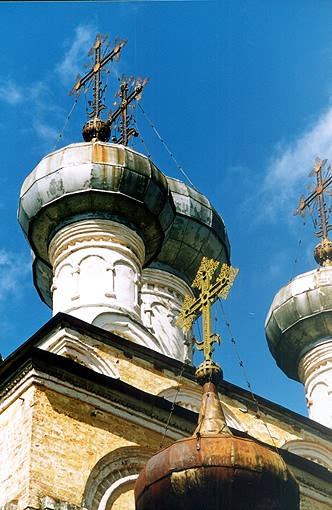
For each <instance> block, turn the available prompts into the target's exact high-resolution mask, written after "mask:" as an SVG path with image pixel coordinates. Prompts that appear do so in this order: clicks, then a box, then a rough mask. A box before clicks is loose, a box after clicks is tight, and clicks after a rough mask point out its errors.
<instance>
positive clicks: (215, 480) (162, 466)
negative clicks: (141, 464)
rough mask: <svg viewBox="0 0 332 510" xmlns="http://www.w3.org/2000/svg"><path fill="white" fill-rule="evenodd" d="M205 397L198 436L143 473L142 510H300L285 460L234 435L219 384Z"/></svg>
mask: <svg viewBox="0 0 332 510" xmlns="http://www.w3.org/2000/svg"><path fill="white" fill-rule="evenodd" d="M203 392H204V394H203V402H202V409H204V416H203V418H202V413H201V415H200V416H201V417H200V420H199V425H198V427H197V429H196V432H195V434H194V436H193V437H190V438H187V439H181V440H179V441H177V442H176V443H174V444H173V445H172V446H170V447H168V448H166V449H164V450H162V451H160V452H158V453H157V454H156V455H154V456H153V457H152V458H151V459H150V460H149V461H148V463H147V464H146V466H145V468H144V469H143V471H142V472H141V473H140V475H139V477H138V479H137V481H136V485H135V501H136V510H189V509H190V510H207V509H213V510H244V509H250V510H267V509H269V510H285V509H286V508H287V510H298V509H299V498H300V497H299V488H298V484H297V482H296V480H295V478H294V477H293V475H292V474H291V472H290V471H289V470H288V468H287V466H286V464H285V462H284V461H283V459H282V458H281V456H280V455H278V453H277V452H275V451H273V450H271V449H270V448H268V447H265V446H263V445H261V444H259V443H256V442H255V441H253V440H251V439H247V438H242V437H241V438H240V437H235V436H233V435H232V434H231V432H230V431H229V429H228V427H227V425H226V422H225V419H224V417H223V412H222V410H221V405H220V402H219V398H218V393H217V390H216V387H215V385H214V384H213V383H211V382H209V383H205V384H204V387H203ZM218 406H219V410H218ZM220 413H221V414H220ZM218 429H219V430H218Z"/></svg>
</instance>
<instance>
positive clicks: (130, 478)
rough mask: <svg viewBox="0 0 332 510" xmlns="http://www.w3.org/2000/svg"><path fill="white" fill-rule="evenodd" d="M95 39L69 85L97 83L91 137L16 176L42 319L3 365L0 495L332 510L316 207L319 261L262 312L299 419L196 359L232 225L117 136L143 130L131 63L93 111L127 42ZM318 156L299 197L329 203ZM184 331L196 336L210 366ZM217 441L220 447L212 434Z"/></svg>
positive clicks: (6, 509) (69, 503)
mask: <svg viewBox="0 0 332 510" xmlns="http://www.w3.org/2000/svg"><path fill="white" fill-rule="evenodd" d="M103 42H104V41H103V39H102V38H100V37H99V36H97V38H96V42H95V44H94V46H93V55H94V59H95V60H94V65H93V67H92V70H91V71H90V72H89V73H87V75H86V76H85V77H84V78H80V79H79V80H78V82H77V83H76V85H75V87H74V92H75V93H79V91H80V90H81V88H83V87H85V86H86V85H87V84H91V87H92V90H93V101H92V114H91V116H90V119H89V120H88V121H87V123H86V124H85V126H84V127H83V139H84V141H82V142H80V143H74V144H71V145H69V146H66V147H63V148H61V149H59V150H56V151H55V152H52V153H50V154H48V155H46V156H45V157H44V158H43V159H42V160H41V161H40V163H39V164H38V165H37V166H36V167H35V168H34V169H33V170H32V171H31V173H30V174H29V175H28V176H27V177H26V179H25V181H24V182H23V184H22V188H21V192H20V198H19V207H18V220H19V223H20V226H21V228H22V230H23V232H24V235H25V236H26V238H27V240H28V243H29V246H30V249H31V252H32V264H33V278H34V284H35V287H36V289H37V291H38V293H39V295H40V298H41V299H42V300H43V301H44V302H45V303H46V304H47V305H48V306H49V307H50V308H52V310H53V317H52V319H51V320H50V321H48V322H47V323H46V324H44V325H43V326H42V327H41V328H40V329H39V330H38V331H37V332H36V333H35V334H34V335H33V336H32V337H31V338H30V339H28V340H27V341H26V342H25V343H24V344H22V345H21V346H20V347H19V348H18V349H17V350H16V351H15V352H14V353H13V354H11V355H10V356H9V357H8V358H6V359H5V360H4V361H3V362H2V363H1V365H0V386H1V400H0V405H1V408H0V409H1V410H0V426H1V436H0V437H1V439H0V452H1V459H2V462H1V466H0V487H1V491H0V493H1V496H0V506H1V509H3V510H27V509H31V510H46V509H47V510H74V509H75V510H76V509H77V510H78V509H87V510H120V509H121V510H134V509H135V508H137V510H153V509H154V510H158V508H159V509H160V510H163V509H168V510H173V509H174V510H175V508H177V509H180V510H181V509H182V510H187V509H188V510H191V509H192V510H207V509H215V510H253V509H259V510H264V509H265V508H266V509H268V508H269V509H275V510H296V509H301V510H329V509H331V506H332V430H331V429H332V341H331V331H332V298H331V296H332V267H331V266H332V262H331V263H330V261H331V258H330V255H331V253H332V250H331V245H330V242H329V240H328V230H327V227H326V219H325V218H324V214H323V212H321V215H320V220H321V227H322V236H321V237H322V241H321V243H320V244H319V245H318V246H317V248H316V250H315V257H316V260H317V262H318V264H319V266H320V267H319V268H318V269H315V270H313V271H311V272H309V273H305V274H301V275H298V276H297V277H295V278H294V279H293V280H291V282H289V283H288V284H287V285H286V286H285V287H283V288H282V289H281V290H280V291H279V292H278V293H277V295H276V296H275V299H274V301H273V303H272V305H271V308H270V311H269V314H268V317H267V320H266V336H267V341H268V344H269V348H270V350H271V354H272V355H273V357H274V358H275V360H276V362H277V364H278V366H279V367H280V369H281V370H282V371H283V372H284V373H285V377H290V378H292V379H295V380H299V381H301V382H302V383H303V385H304V386H305V390H306V395H307V404H308V409H309V417H308V418H307V417H303V416H301V415H299V414H297V413H295V412H293V411H292V410H289V409H285V408H283V407H281V406H279V405H277V404H274V403H273V402H270V401H268V400H266V399H264V398H261V397H259V396H257V395H252V393H251V392H250V391H247V390H244V389H242V388H240V387H238V386H235V385H234V384H232V383H231V382H228V381H223V380H222V377H221V374H222V372H221V370H219V377H218V378H215V379H214V375H212V371H209V370H210V368H207V366H208V367H211V365H212V366H213V368H215V365H216V364H215V363H214V362H213V360H212V357H211V353H212V350H213V348H214V349H218V346H215V345H214V346H213V347H212V344H214V343H218V335H217V334H216V333H213V334H212V331H211V324H210V322H209V308H210V305H211V303H212V302H213V301H214V300H215V299H217V297H220V296H221V297H222V298H225V297H226V296H227V293H228V291H229V292H230V293H231V289H230V287H231V284H232V283H233V280H234V278H235V276H236V272H233V273H232V267H231V265H230V264H231V260H230V243H229V239H228V235H227V229H226V226H225V224H224V222H223V219H222V217H221V216H220V214H219V213H218V212H217V211H216V210H215V209H214V207H213V205H212V204H211V203H210V201H209V199H208V197H205V196H204V195H202V194H201V193H199V192H198V191H197V190H196V189H193V188H192V187H190V186H188V185H187V184H185V183H184V182H182V181H180V180H176V179H174V178H170V177H168V176H167V175H165V174H164V173H163V172H162V170H160V169H158V168H157V167H156V166H155V165H154V163H153V162H152V161H151V160H150V159H149V158H148V157H146V156H144V155H143V154H141V153H139V152H137V151H135V150H134V149H132V148H130V147H129V146H128V141H129V140H130V138H131V137H134V136H136V135H137V132H136V131H135V128H134V127H132V125H131V115H130V114H129V110H130V106H131V105H132V104H133V103H134V102H135V101H138V100H139V99H140V96H141V94H142V91H143V89H144V86H145V83H144V82H141V81H139V80H138V81H136V82H134V83H133V82H129V80H126V78H125V77H124V78H123V79H122V82H121V85H120V91H119V98H120V102H119V106H118V109H117V110H116V111H115V112H114V113H113V114H112V115H111V116H110V117H109V119H107V120H105V121H104V120H102V119H101V115H100V114H101V112H102V110H103V101H104V98H103V94H102V89H101V86H100V84H101V79H102V78H101V73H102V71H103V69H104V67H105V65H106V64H108V63H111V62H112V60H113V59H117V58H118V57H119V55H120V53H121V51H122V49H123V46H124V45H123V44H122V43H119V44H118V45H116V46H115V47H114V48H113V49H112V50H111V51H110V52H108V53H107V54H106V56H105V54H104V56H102V54H101V51H100V49H101V47H102V44H103ZM110 139H111V142H110V141H109V140H110ZM325 163H326V162H325V161H320V160H318V161H317V162H316V166H315V173H316V175H317V188H316V190H315V192H314V193H313V194H312V196H309V197H308V199H307V200H304V201H302V203H300V206H299V210H300V212H301V211H302V210H304V209H305V208H306V207H308V206H309V204H310V201H312V200H314V199H317V200H318V201H321V202H322V201H323V192H324V190H325V189H326V187H327V186H328V185H329V181H328V179H327V180H324V177H322V169H323V167H324V165H325ZM324 207H325V206H324V203H323V202H322V203H321V211H324ZM204 264H205V265H204ZM209 264H210V265H209ZM211 267H212V268H213V270H212V269H211ZM227 268H228V269H227ZM227 270H228V273H227ZM219 271H220V273H219ZM225 271H226V273H225ZM206 274H209V278H206ZM218 274H219V276H217V275H218ZM200 278H202V279H203V280H204V278H205V280H204V281H205V283H208V285H206V286H205V285H203V284H202V283H200V282H201V281H202V280H200ZM234 284H236V279H235V281H234ZM225 287H227V292H226V293H225V294H223V291H224V290H225ZM200 291H201V292H200ZM194 312H195V314H196V315H200V314H202V317H203V320H204V321H205V326H204V328H203V330H204V339H203V342H197V341H196V340H195V338H194V335H193V330H192V322H193V317H192V316H193V314H194ZM188 316H190V317H189V319H190V320H189V321H188V322H186V319H187V318H188ZM181 317H182V318H184V319H183V321H182V323H181V320H179V318H180V319H181ZM184 323H185V324H184ZM184 326H186V327H184ZM201 343H202V344H203V345H201ZM195 345H196V346H197V348H200V349H204V355H205V362H206V365H205V366H204V367H203V369H204V374H203V376H202V375H200V374H198V375H197V373H198V372H199V370H196V368H195V367H194V364H193V349H194V348H195ZM217 370H218V367H217ZM200 377H201V380H203V382H202V383H201V382H200V383H199V382H198V379H199V378H200ZM201 386H203V397H202V388H201ZM204 387H205V390H204ZM213 388H216V390H215V391H214V390H213ZM211 401H213V402H214V404H213V406H214V407H213V409H210V403H211ZM188 439H190V440H191V442H190V445H191V446H190V447H189V446H188V445H189V440H188ZM208 440H211V441H212V442H211V444H210V446H211V445H212V444H213V445H214V446H213V448H212V447H211V448H210V453H208V454H207V457H204V455H206V451H207V449H205V450H204V441H208ZM219 440H220V441H219ZM225 442H227V444H228V445H230V447H231V449H232V452H231V453H230V454H228V453H227V455H226V450H220V451H219V450H218V448H219V446H216V445H219V444H221V443H223V444H224V443H225ZM183 445H185V449H183V448H182V447H183ZM244 445H245V446H244ZM181 448H182V449H181ZM222 448H224V447H222ZM227 448H228V446H227ZM203 450H204V455H203ZM197 451H198V452H200V453H201V455H200V456H199V459H200V460H197V459H196V457H195V462H196V464H190V461H191V460H192V459H193V458H194V452H196V453H197ZM189 464H190V465H189ZM204 501H205V503H204ZM245 502H247V507H245V506H243V505H244V504H245ZM175 505H176V506H175ZM204 505H206V506H204Z"/></svg>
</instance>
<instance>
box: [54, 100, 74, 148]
mask: <svg viewBox="0 0 332 510" xmlns="http://www.w3.org/2000/svg"><path fill="white" fill-rule="evenodd" d="M79 96H80V92H79V93H78V94H77V95H76V97H75V100H74V103H73V106H72V107H71V110H70V112H69V114H68V116H67V119H66V122H65V124H64V126H63V128H62V131H61V132H60V134H59V136H58V139H57V141H56V142H55V145H54V147H53V151H55V149H56V148H57V145H58V143H59V141H60V140H61V138H62V136H63V133H64V131H65V129H66V127H67V124H68V122H69V120H70V118H71V116H72V114H73V112H74V109H75V106H76V105H77V102H78V98H79Z"/></svg>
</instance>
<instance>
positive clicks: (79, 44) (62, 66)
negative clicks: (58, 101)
mask: <svg viewBox="0 0 332 510" xmlns="http://www.w3.org/2000/svg"><path fill="white" fill-rule="evenodd" d="M95 35H96V31H95V29H94V28H93V27H92V25H79V26H78V27H76V28H75V32H74V38H73V40H72V41H70V42H69V43H68V45H67V50H66V54H65V55H64V57H63V59H62V60H61V62H60V63H59V64H58V65H57V67H56V72H57V73H59V74H60V76H61V79H62V81H63V83H65V84H67V85H71V86H74V85H75V79H76V76H77V75H78V74H79V73H81V74H82V70H83V72H84V64H85V63H86V62H88V60H89V58H88V57H87V53H88V51H89V50H90V48H91V46H92V45H93V43H94V40H95Z"/></svg>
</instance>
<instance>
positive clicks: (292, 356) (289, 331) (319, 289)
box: [265, 266, 332, 381]
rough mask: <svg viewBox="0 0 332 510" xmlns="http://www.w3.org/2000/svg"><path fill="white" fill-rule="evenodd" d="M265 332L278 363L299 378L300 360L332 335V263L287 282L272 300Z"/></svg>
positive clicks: (289, 374)
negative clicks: (331, 265)
mask: <svg viewBox="0 0 332 510" xmlns="http://www.w3.org/2000/svg"><path fill="white" fill-rule="evenodd" d="M265 332H266V338H267V342H268V346H269V348H270V351H271V353H272V355H273V357H274V358H275V360H276V362H277V364H278V366H279V367H280V368H281V369H282V370H283V372H285V374H286V375H287V376H288V377H290V378H291V379H295V380H296V381H299V380H300V378H299V374H298V364H299V360H300V359H301V358H302V356H303V355H304V354H305V353H306V352H308V351H309V350H310V349H311V348H312V347H313V346H317V345H318V344H320V343H324V342H326V341H327V340H328V339H330V338H331V332H332V267H330V266H328V267H321V268H320V269H316V270H314V271H310V272H308V273H304V274H301V275H299V276H297V277H296V278H293V280H291V281H290V282H289V283H288V284H287V285H285V286H284V287H283V288H282V289H281V290H280V291H279V292H278V293H277V294H276V296H275V298H274V300H273V302H272V305H271V308H270V310H269V312H268V315H267V319H266V324H265Z"/></svg>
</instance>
